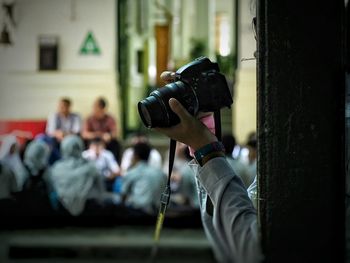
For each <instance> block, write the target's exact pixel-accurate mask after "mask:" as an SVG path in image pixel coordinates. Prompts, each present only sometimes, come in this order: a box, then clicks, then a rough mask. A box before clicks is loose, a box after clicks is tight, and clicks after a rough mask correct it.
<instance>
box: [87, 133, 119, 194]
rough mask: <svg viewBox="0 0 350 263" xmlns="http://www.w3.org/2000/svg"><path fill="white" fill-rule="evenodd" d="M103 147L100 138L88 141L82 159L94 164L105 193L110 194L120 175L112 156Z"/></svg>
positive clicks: (103, 144)
mask: <svg viewBox="0 0 350 263" xmlns="http://www.w3.org/2000/svg"><path fill="white" fill-rule="evenodd" d="M105 147H106V146H105V143H104V141H103V140H102V139H101V138H95V139H93V140H91V141H90V145H89V149H88V150H86V151H84V152H83V157H84V158H85V159H87V160H90V161H93V162H94V163H95V165H96V168H97V170H98V171H99V173H100V175H101V176H102V177H103V179H104V181H105V185H106V189H107V191H109V192H111V191H112V189H113V183H114V181H115V179H116V177H118V176H119V175H120V167H119V165H118V162H117V161H116V160H115V158H114V156H113V154H112V153H111V152H110V151H108V150H106V149H105Z"/></svg>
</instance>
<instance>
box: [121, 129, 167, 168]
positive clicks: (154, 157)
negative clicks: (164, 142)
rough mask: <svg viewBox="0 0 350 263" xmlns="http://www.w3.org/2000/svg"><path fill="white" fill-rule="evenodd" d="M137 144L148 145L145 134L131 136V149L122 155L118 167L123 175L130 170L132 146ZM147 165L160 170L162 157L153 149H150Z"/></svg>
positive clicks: (138, 133)
mask: <svg viewBox="0 0 350 263" xmlns="http://www.w3.org/2000/svg"><path fill="white" fill-rule="evenodd" d="M137 143H147V144H149V140H148V138H147V136H146V134H145V133H142V132H137V133H135V134H134V135H133V136H132V138H131V147H129V148H127V149H126V150H125V151H124V153H123V157H122V162H121V165H120V166H121V169H122V173H125V172H126V171H127V170H128V169H129V168H130V166H131V160H132V158H133V148H132V146H134V145H136V144H137ZM148 164H149V165H150V166H152V167H154V168H156V169H161V168H162V156H161V155H160V153H159V152H158V151H157V150H156V149H155V148H151V152H150V155H149V159H148Z"/></svg>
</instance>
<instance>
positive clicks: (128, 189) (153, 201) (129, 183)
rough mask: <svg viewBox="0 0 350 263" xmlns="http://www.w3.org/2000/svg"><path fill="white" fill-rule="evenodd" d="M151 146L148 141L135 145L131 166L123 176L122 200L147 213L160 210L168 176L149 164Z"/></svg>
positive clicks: (153, 213)
mask: <svg viewBox="0 0 350 263" xmlns="http://www.w3.org/2000/svg"><path fill="white" fill-rule="evenodd" d="M150 152H151V147H150V146H149V145H148V144H146V143H137V144H135V145H134V146H133V158H132V162H131V168H130V169H129V170H128V172H127V173H126V174H125V176H124V177H123V183H122V191H121V195H122V201H123V203H124V204H125V205H126V206H128V207H130V208H131V209H136V210H138V211H140V212H141V213H144V214H145V215H155V214H156V213H157V212H158V208H159V201H160V196H161V193H162V191H163V189H164V186H165V180H166V177H165V175H164V174H163V173H162V171H161V170H160V169H156V168H154V167H153V166H151V165H149V164H148V158H149V155H150Z"/></svg>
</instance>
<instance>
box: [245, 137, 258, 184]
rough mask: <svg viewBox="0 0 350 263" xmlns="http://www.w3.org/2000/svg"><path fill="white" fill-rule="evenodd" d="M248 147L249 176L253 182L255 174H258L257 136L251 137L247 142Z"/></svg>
mask: <svg viewBox="0 0 350 263" xmlns="http://www.w3.org/2000/svg"><path fill="white" fill-rule="evenodd" d="M247 148H248V150H249V153H248V166H247V170H248V175H249V178H250V180H251V182H253V180H254V178H255V176H256V175H257V174H256V164H257V141H256V138H251V139H250V140H249V141H248V142H247Z"/></svg>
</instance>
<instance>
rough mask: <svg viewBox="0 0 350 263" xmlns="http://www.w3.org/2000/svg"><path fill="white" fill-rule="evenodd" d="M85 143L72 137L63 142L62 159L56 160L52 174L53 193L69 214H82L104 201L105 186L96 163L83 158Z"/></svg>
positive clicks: (76, 137) (74, 136)
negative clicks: (87, 205)
mask: <svg viewBox="0 0 350 263" xmlns="http://www.w3.org/2000/svg"><path fill="white" fill-rule="evenodd" d="M83 148H84V144H83V141H82V140H81V139H80V138H79V137H78V136H76V135H69V136H67V137H66V138H64V139H63V141H62V143H61V152H62V159H61V160H59V161H57V162H56V163H55V164H54V165H53V167H52V169H51V173H50V180H51V184H52V188H53V191H54V193H56V195H57V199H58V200H59V202H60V205H61V206H62V207H61V208H63V210H65V211H68V213H69V214H70V215H73V216H77V215H80V214H82V213H83V211H84V210H85V208H86V204H87V203H88V202H89V203H92V204H96V203H100V201H102V200H103V194H104V186H103V181H102V178H101V176H100V175H99V172H98V170H97V168H96V167H95V165H94V163H92V162H91V161H89V160H85V159H84V158H83V157H82V151H83Z"/></svg>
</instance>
